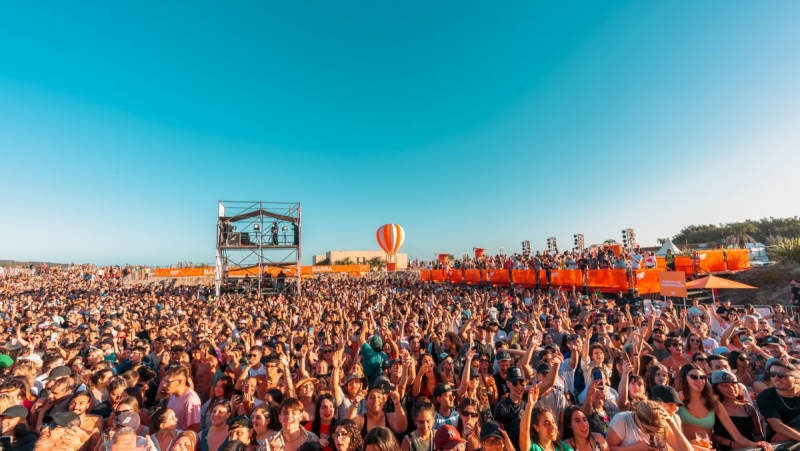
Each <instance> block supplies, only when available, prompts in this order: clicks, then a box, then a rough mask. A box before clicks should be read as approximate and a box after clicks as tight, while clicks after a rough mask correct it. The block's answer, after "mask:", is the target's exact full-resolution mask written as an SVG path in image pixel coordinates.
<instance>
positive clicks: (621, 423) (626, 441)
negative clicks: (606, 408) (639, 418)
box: [608, 412, 650, 446]
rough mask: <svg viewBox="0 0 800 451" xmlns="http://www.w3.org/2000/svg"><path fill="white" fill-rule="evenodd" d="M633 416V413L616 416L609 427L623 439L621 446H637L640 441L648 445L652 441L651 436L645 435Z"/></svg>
mask: <svg viewBox="0 0 800 451" xmlns="http://www.w3.org/2000/svg"><path fill="white" fill-rule="evenodd" d="M633 415H634V414H633V412H620V413H618V414H616V415H614V418H612V419H611V423H609V425H608V426H609V428H611V429H613V430H614V432H615V433H616V434H617V435H618V436H619V438H621V439H622V443H620V446H631V445H635V444H637V443H639V441H640V440H644V441H645V443H647V442H648V441H649V440H650V435H649V434H645V433H644V432H642V430H641V429H639V427H638V426H636V422H635V421H634V419H633Z"/></svg>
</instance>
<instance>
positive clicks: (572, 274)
mask: <svg viewBox="0 0 800 451" xmlns="http://www.w3.org/2000/svg"><path fill="white" fill-rule="evenodd" d="M542 273H544V271H542ZM542 280H545V281H546V280H547V279H546V276H545V275H544V274H542ZM550 280H551V281H552V284H553V286H559V287H582V286H583V271H581V270H579V269H555V270H553V271H551V272H550Z"/></svg>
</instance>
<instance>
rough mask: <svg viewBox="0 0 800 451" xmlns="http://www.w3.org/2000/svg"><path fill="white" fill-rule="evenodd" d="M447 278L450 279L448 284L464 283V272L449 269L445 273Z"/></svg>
mask: <svg viewBox="0 0 800 451" xmlns="http://www.w3.org/2000/svg"><path fill="white" fill-rule="evenodd" d="M447 278H448V279H450V283H464V271H462V270H460V269H451V270H450V271H448V272H447Z"/></svg>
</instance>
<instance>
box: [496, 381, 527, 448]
mask: <svg viewBox="0 0 800 451" xmlns="http://www.w3.org/2000/svg"><path fill="white" fill-rule="evenodd" d="M526 383H527V380H526V378H525V374H524V373H523V372H522V368H519V367H516V366H512V367H511V368H509V369H508V372H507V373H506V384H507V385H508V389H509V392H508V396H506V397H504V398H503V399H501V400H500V402H498V403H497V405H496V406H495V408H494V419H495V421H496V422H497V423H498V424H499V425H500V427H501V428H503V429H504V430H505V431H506V433H508V436H509V437H510V438H511V441H512V442H513V443H519V438H520V420H521V418H522V412H524V411H525V407H526V405H527V402H528V400H527V399H526V397H525V385H526Z"/></svg>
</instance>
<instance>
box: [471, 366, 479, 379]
mask: <svg viewBox="0 0 800 451" xmlns="http://www.w3.org/2000/svg"><path fill="white" fill-rule="evenodd" d="M477 377H481V372H480V371H478V370H477V369H475V368H472V369H471V370H469V378H470V379H475V378H477Z"/></svg>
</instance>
